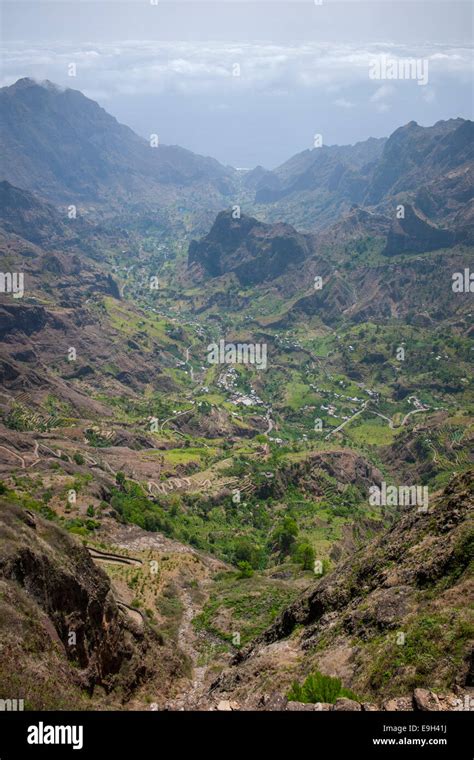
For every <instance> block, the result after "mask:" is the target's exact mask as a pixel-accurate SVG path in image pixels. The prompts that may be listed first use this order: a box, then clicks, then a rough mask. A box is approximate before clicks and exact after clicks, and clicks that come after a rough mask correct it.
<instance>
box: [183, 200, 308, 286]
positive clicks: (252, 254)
mask: <svg viewBox="0 0 474 760" xmlns="http://www.w3.org/2000/svg"><path fill="white" fill-rule="evenodd" d="M310 253H311V238H310V237H309V236H306V235H301V234H300V233H298V232H297V231H296V230H295V229H294V227H292V226H291V225H290V224H283V223H278V224H264V223H263V222H260V221H259V220H258V219H255V218H254V217H251V216H246V215H245V214H243V215H241V216H240V218H238V219H236V218H234V212H233V211H232V210H228V211H222V212H221V213H220V214H218V215H217V217H216V220H215V222H214V224H213V226H212V228H211V230H210V232H209V233H208V235H206V236H205V237H204V238H202V239H201V240H199V241H196V240H192V241H191V243H190V245H189V252H188V264H189V265H192V264H198V265H199V267H200V269H201V270H202V271H203V272H204V273H205V274H206V275H208V276H211V277H219V276H220V275H223V274H227V273H231V272H233V273H235V274H236V275H237V277H238V279H239V281H240V282H241V283H242V284H252V283H257V282H263V281H264V280H271V279H274V278H276V277H279V276H280V275H281V274H283V272H285V271H286V270H287V269H288V268H289V267H290V266H291V265H293V264H296V263H298V262H301V261H303V260H304V259H305V258H307V257H308V256H309V254H310Z"/></svg>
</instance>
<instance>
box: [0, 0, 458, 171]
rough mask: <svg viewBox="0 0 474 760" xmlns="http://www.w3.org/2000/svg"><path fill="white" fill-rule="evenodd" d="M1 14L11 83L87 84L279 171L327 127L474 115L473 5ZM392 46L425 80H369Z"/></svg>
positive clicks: (48, 6) (198, 6)
mask: <svg viewBox="0 0 474 760" xmlns="http://www.w3.org/2000/svg"><path fill="white" fill-rule="evenodd" d="M2 17H3V24H2V27H3V32H2V38H3V39H2V41H3V51H2V74H1V79H0V85H2V86H5V85H9V84H12V83H13V82H14V81H16V80H17V79H19V78H22V77H25V76H27V77H31V78H33V79H35V80H37V81H42V80H44V79H49V80H50V81H52V82H54V83H56V84H58V85H60V86H67V87H71V88H72V89H78V90H80V91H81V92H83V93H84V94H85V95H86V96H87V97H90V98H92V99H93V100H96V101H97V102H98V103H99V104H100V105H101V106H102V107H103V108H105V110H107V111H108V112H109V113H111V114H112V115H113V116H115V117H116V118H117V119H118V121H120V122H121V123H124V124H127V126H130V127H131V128H132V129H133V130H134V131H135V132H137V133H138V134H139V135H141V136H142V137H144V138H146V139H148V138H149V135H150V134H158V135H159V138H160V141H161V142H163V143H165V144H169V145H172V144H176V145H180V146H182V147H184V148H187V149H189V150H192V151H194V152H196V153H199V154H202V155H209V156H212V157H214V158H216V159H217V160H219V161H220V162H221V163H223V164H228V165H232V166H236V167H243V168H252V167H254V166H257V165H262V166H264V167H265V168H268V169H271V168H274V167H275V166H278V165H280V164H281V163H283V162H284V161H285V160H287V159H288V158H289V157H290V156H292V155H294V154H296V153H299V152H301V151H303V150H305V149H307V148H311V147H313V139H314V135H315V134H316V133H318V134H321V135H322V136H323V141H324V144H326V145H348V144H354V143H356V142H361V141H363V140H366V139H367V138H368V137H376V138H380V137H388V136H389V135H390V134H391V133H392V132H393V131H394V130H395V129H397V128H398V127H399V126H401V125H403V124H406V123H408V122H409V121H416V122H417V123H419V124H420V125H422V126H429V125H431V124H434V123H436V122H437V121H439V120H445V119H450V118H457V117H462V118H472V116H473V97H472V85H471V81H470V71H471V66H472V50H471V45H470V41H469V33H470V26H471V23H470V22H471V21H472V8H471V7H470V4H469V3H465V2H457V3H450V4H448V3H445V2H430V3H418V2H414V3H409V4H408V3H403V2H402V3H400V4H397V5H396V6H394V5H393V4H390V5H388V4H387V3H385V2H381V1H380V0H379V2H372V3H370V2H369V3H367V2H332V3H328V4H323V5H315V4H314V3H313V2H309V1H308V2H305V3H303V2H294V3H293V4H289V3H278V2H277V3H272V4H269V3H267V2H264V1H263V0H259V1H258V2H253V3H246V2H224V3H221V4H220V5H216V4H213V3H201V2H190V0H188V1H187V2H184V1H183V0H182V1H181V2H179V3H173V4H171V3H168V2H166V0H159V2H158V4H157V5H152V4H151V3H143V2H133V0H128V2H126V3H119V4H112V3H110V2H107V1H106V0H103V1H102V2H95V1H93V0H91V2H87V0H82V1H81V2H68V1H67V0H61V1H59V2H42V0H40V1H39V2H37V3H34V4H32V3H30V2H26V1H25V2H21V1H20V2H17V3H12V2H3V3H2ZM40 20H41V23H40ZM421 30H422V31H421ZM419 39H423V40H424V42H423V43H422V44H420V43H419V42H418V40H419ZM381 56H388V57H390V58H391V59H393V60H396V61H404V60H407V59H417V60H420V61H426V62H427V64H426V65H427V67H428V66H429V70H427V71H428V73H429V76H427V82H426V83H424V84H423V86H420V84H419V83H418V82H417V81H415V80H413V79H411V80H408V79H405V80H401V79H395V80H390V81H387V80H373V79H370V78H369V74H368V72H369V67H370V62H371V61H372V60H373V59H374V58H377V57H378V58H380V57H381ZM71 64H73V65H74V66H75V76H70V75H69V71H70V66H71ZM236 72H237V75H235V74H236Z"/></svg>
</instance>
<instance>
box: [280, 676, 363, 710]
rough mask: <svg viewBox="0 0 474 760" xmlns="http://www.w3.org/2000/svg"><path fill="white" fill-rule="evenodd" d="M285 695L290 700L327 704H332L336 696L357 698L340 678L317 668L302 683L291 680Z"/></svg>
mask: <svg viewBox="0 0 474 760" xmlns="http://www.w3.org/2000/svg"><path fill="white" fill-rule="evenodd" d="M287 697H288V700H289V701H290V702H305V703H314V702H327V703H329V704H334V703H335V701H336V699H337V698H338V697H347V698H348V699H354V700H356V701H357V699H358V697H357V696H356V695H355V694H354V692H353V691H351V690H350V689H345V688H344V687H343V686H342V684H341V679H340V678H332V677H331V676H325V675H323V673H320V672H319V670H317V671H316V672H315V673H312V674H311V675H309V676H308V677H307V679H306V680H305V681H304V682H303V683H302V684H299V683H298V682H297V681H293V684H292V686H291V689H290V691H289V692H288V694H287Z"/></svg>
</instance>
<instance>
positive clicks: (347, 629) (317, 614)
mask: <svg viewBox="0 0 474 760" xmlns="http://www.w3.org/2000/svg"><path fill="white" fill-rule="evenodd" d="M473 495H474V491H473V484H472V480H471V479H470V478H469V477H468V476H465V477H462V478H454V479H453V481H452V482H451V484H450V485H449V486H447V487H446V489H445V491H444V493H442V494H440V495H439V496H438V497H437V498H436V499H433V500H432V503H431V504H430V507H429V511H428V512H426V513H425V512H423V511H419V510H417V508H416V507H410V508H405V509H404V511H402V514H401V515H400V519H399V520H398V521H397V522H396V523H395V525H394V526H393V527H392V528H391V529H390V530H389V531H388V532H387V533H385V534H384V535H382V536H381V537H379V538H376V539H375V540H374V541H373V542H372V543H369V544H368V545H367V546H366V547H365V548H363V549H360V550H359V551H357V552H355V553H354V555H353V556H352V557H350V558H349V559H348V560H346V561H345V562H344V563H342V564H341V565H339V566H338V568H337V570H336V571H335V572H334V573H331V574H330V575H328V576H327V577H325V578H323V579H322V580H321V581H320V582H319V583H317V584H316V585H314V586H313V587H312V588H310V589H309V590H308V591H307V592H305V593H304V594H303V595H302V596H301V598H300V599H298V600H297V601H296V602H295V603H293V604H292V605H290V606H289V607H288V608H287V609H286V610H285V611H284V612H283V613H282V615H280V617H279V618H278V619H277V620H276V621H275V623H274V624H273V625H272V626H271V627H270V628H268V630H267V631H265V632H264V633H263V634H262V635H261V636H259V637H258V638H257V639H256V640H255V641H254V642H253V643H252V644H250V645H249V646H247V647H246V648H244V649H243V650H242V651H241V652H239V654H238V655H237V656H236V657H235V658H234V666H233V667H231V668H230V669H229V670H228V671H227V672H225V673H224V674H223V675H222V676H221V677H220V678H219V680H218V681H217V683H216V684H215V685H214V690H215V691H217V693H218V694H219V695H224V694H225V695H226V697H227V698H231V699H234V700H237V701H241V702H243V703H245V701H246V700H249V701H250V702H252V699H253V702H254V703H255V696H256V695H259V694H260V695H261V694H262V692H263V691H265V690H267V689H268V684H271V683H276V679H278V691H280V692H283V691H284V689H285V687H289V685H290V683H291V681H292V680H293V679H295V678H297V679H298V680H301V679H302V678H303V677H304V676H305V675H308V674H309V673H310V672H312V671H314V670H321V671H323V672H324V673H326V674H329V675H331V676H338V677H340V678H342V680H343V682H344V685H345V686H348V687H350V688H352V689H353V690H354V691H355V692H356V693H357V694H358V695H360V697H361V698H364V697H365V698H366V699H367V701H371V702H372V701H376V702H379V704H380V703H381V702H382V700H383V699H387V698H392V697H397V698H405V702H404V706H403V707H402V708H401V709H410V706H411V704H412V702H411V694H410V690H412V689H413V688H417V687H422V688H428V689H435V690H438V691H440V692H446V691H450V690H452V689H453V687H455V686H457V687H461V689H462V688H464V689H465V690H466V689H467V690H469V689H470V688H472V687H473V686H474V680H473V677H474V676H473V652H472V635H473V630H474V618H473V616H472V609H470V607H469V602H472V600H473V594H474V583H473V576H472V569H473V560H474V554H473V543H472V542H473V530H474V524H473V507H474V501H473ZM471 607H472V604H471ZM400 634H403V635H402V636H400ZM213 696H214V697H215V696H216V694H215V693H214V694H213ZM401 701H403V700H401ZM451 702H453V700H451ZM390 707H391V709H397V702H396V701H395V702H392V704H391V705H389V707H388V708H387V709H390ZM398 707H399V708H400V705H398ZM432 709H433V708H432ZM434 709H436V708H434ZM438 709H440V704H438ZM448 709H449V708H448ZM451 709H453V704H451Z"/></svg>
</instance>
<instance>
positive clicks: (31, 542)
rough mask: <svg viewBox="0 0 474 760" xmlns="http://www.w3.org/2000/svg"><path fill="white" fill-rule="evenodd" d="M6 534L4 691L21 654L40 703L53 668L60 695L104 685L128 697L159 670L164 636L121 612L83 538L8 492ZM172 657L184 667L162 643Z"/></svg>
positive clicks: (0, 576)
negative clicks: (18, 503)
mask: <svg viewBox="0 0 474 760" xmlns="http://www.w3.org/2000/svg"><path fill="white" fill-rule="evenodd" d="M0 537H1V545H2V552H1V556H0V587H1V589H2V595H1V596H2V601H1V605H0V606H1V613H2V614H1V618H2V621H3V623H2V625H1V626H0V628H1V637H2V642H3V646H2V648H1V650H0V672H1V673H2V686H1V691H2V697H3V696H11V694H12V693H13V690H14V688H15V686H14V681H15V679H16V678H18V676H17V674H16V672H15V663H16V664H17V663H18V660H22V667H21V672H22V684H23V687H24V688H25V685H26V684H28V683H32V682H33V680H34V677H33V674H34V673H36V678H37V680H38V683H37V693H36V691H35V694H28V695H25V696H27V697H28V699H29V701H30V704H35V705H37V706H38V707H39V706H41V694H42V689H43V687H44V688H46V685H45V684H46V682H47V681H48V677H49V675H48V671H49V669H50V668H52V669H53V670H54V671H55V672H56V673H58V672H61V673H62V678H60V679H59V683H58V686H57V689H58V694H61V692H62V691H63V686H64V690H74V689H82V690H86V691H87V692H89V693H90V694H92V693H94V692H95V690H96V689H97V688H98V687H100V689H101V690H102V691H103V693H106V694H109V693H112V692H113V693H115V694H118V695H119V696H120V698H121V699H124V700H125V699H127V698H129V697H130V695H131V694H132V693H133V692H134V690H135V689H136V688H137V687H138V686H139V685H140V684H142V683H143V682H144V681H146V680H147V679H150V678H151V677H152V676H153V675H154V673H155V670H156V666H157V658H158V660H159V654H158V653H159V651H160V649H161V648H162V647H163V640H162V639H161V638H160V637H159V635H158V634H156V633H154V631H153V630H152V629H151V628H150V627H148V626H145V627H143V626H138V625H137V624H136V622H134V620H133V619H131V618H130V616H129V615H127V614H126V613H125V612H123V611H122V609H121V608H120V606H119V603H118V602H117V599H116V597H115V595H114V593H113V591H112V589H111V584H110V580H109V578H108V576H107V575H106V574H105V573H104V572H103V571H102V570H101V569H100V568H98V567H97V565H96V564H95V563H94V562H93V561H92V559H91V557H90V555H89V552H88V551H87V550H86V549H85V548H84V547H83V546H82V545H81V544H80V543H79V542H78V541H77V540H75V539H74V538H72V537H71V536H70V535H68V534H67V533H65V532H64V531H63V530H61V529H60V528H59V527H57V526H55V525H54V524H53V523H51V522H48V521H45V520H43V519H42V518H41V517H40V516H39V515H38V514H36V513H34V512H30V511H25V510H23V509H21V508H19V507H17V506H15V505H12V504H9V503H8V502H7V501H5V499H3V500H2V504H1V517H0ZM18 613H22V614H18ZM165 657H166V658H170V659H169V662H170V663H173V666H174V667H175V668H176V669H179V658H178V656H177V655H176V654H172V653H171V652H168V651H166V652H165V650H164V649H163V658H165ZM10 666H11V669H10ZM62 679H63V680H64V683H62ZM43 680H44V683H43ZM53 704H55V703H54V702H53Z"/></svg>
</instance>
